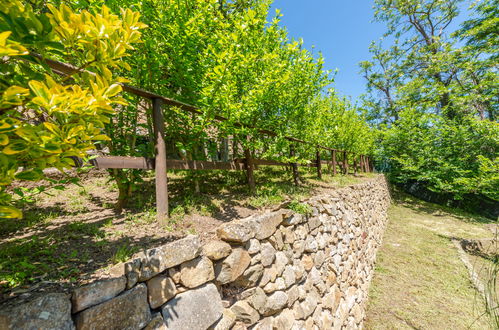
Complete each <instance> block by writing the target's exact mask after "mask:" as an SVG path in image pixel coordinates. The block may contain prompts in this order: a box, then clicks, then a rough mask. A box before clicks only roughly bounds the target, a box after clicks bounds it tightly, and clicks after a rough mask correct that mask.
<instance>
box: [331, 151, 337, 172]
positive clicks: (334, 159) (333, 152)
mask: <svg viewBox="0 0 499 330" xmlns="http://www.w3.org/2000/svg"><path fill="white" fill-rule="evenodd" d="M331 161H332V162H333V176H336V150H331Z"/></svg>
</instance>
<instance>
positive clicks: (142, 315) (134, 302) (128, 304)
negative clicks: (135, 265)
mask: <svg viewBox="0 0 499 330" xmlns="http://www.w3.org/2000/svg"><path fill="white" fill-rule="evenodd" d="M150 320H151V311H150V309H149V304H148V303H147V287H146V286H145V284H139V285H137V286H136V287H134V288H132V289H131V290H128V291H126V292H124V293H123V294H121V295H119V296H117V297H115V298H113V299H111V300H108V301H106V302H103V303H102V304H100V305H97V306H93V307H90V308H88V309H86V310H84V311H83V312H80V313H78V314H76V316H75V323H76V329H81V330H86V329H92V330H100V329H102V330H109V329H141V328H144V327H145V326H146V325H147V324H148V323H149V321H150Z"/></svg>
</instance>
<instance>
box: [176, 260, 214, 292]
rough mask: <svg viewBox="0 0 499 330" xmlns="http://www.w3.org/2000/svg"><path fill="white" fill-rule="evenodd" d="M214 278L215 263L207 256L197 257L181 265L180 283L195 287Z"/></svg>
mask: <svg viewBox="0 0 499 330" xmlns="http://www.w3.org/2000/svg"><path fill="white" fill-rule="evenodd" d="M213 279H215V271H214V270H213V263H212V262H211V261H210V259H208V258H207V257H204V256H203V257H197V258H196V259H193V260H190V261H187V262H184V263H183V264H182V265H181V266H180V283H182V285H183V286H185V287H187V288H195V287H197V286H200V285H201V284H204V283H206V282H208V281H211V280H213Z"/></svg>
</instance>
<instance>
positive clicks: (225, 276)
mask: <svg viewBox="0 0 499 330" xmlns="http://www.w3.org/2000/svg"><path fill="white" fill-rule="evenodd" d="M250 262H251V257H250V255H249V253H248V252H247V251H246V250H244V249H243V248H236V249H233V250H232V253H231V254H230V255H229V256H228V257H227V258H225V259H224V260H223V261H222V262H219V263H218V264H217V265H216V267H215V274H216V280H217V281H218V283H220V284H227V283H230V282H233V281H235V280H236V279H237V278H238V277H239V276H241V275H242V274H243V273H244V271H245V270H246V269H247V268H248V266H249V265H250Z"/></svg>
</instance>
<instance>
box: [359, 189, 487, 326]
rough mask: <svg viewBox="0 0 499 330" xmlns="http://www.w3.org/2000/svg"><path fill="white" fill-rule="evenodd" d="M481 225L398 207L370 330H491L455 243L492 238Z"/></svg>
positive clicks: (427, 208)
mask: <svg viewBox="0 0 499 330" xmlns="http://www.w3.org/2000/svg"><path fill="white" fill-rule="evenodd" d="M488 226H490V224H486V223H485V222H483V221H481V219H473V218H469V217H465V216H460V215H456V214H451V213H447V212H445V211H444V210H442V209H441V208H438V207H436V206H434V205H432V204H426V203H422V202H419V201H418V202H416V201H415V200H413V199H410V198H408V197H402V198H400V199H399V200H395V201H394V202H393V205H392V207H391V208H390V210H389V222H388V227H387V230H386V233H385V237H384V240H383V245H382V246H381V248H380V250H379V252H378V258H377V264H376V270H375V274H374V278H373V282H372V284H371V289H370V293H369V303H368V310H367V320H366V323H365V326H366V328H367V329H489V328H490V326H489V324H488V319H487V317H486V316H482V314H483V311H484V306H483V302H482V298H481V295H480V294H479V293H478V291H476V290H475V289H474V287H473V285H472V283H471V281H470V278H469V275H468V272H467V270H466V268H465V266H464V264H463V263H462V261H461V260H460V259H459V254H458V251H457V250H456V248H455V246H454V245H453V243H452V240H451V238H453V237H456V238H483V237H490V236H491V232H490V230H489V229H488Z"/></svg>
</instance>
